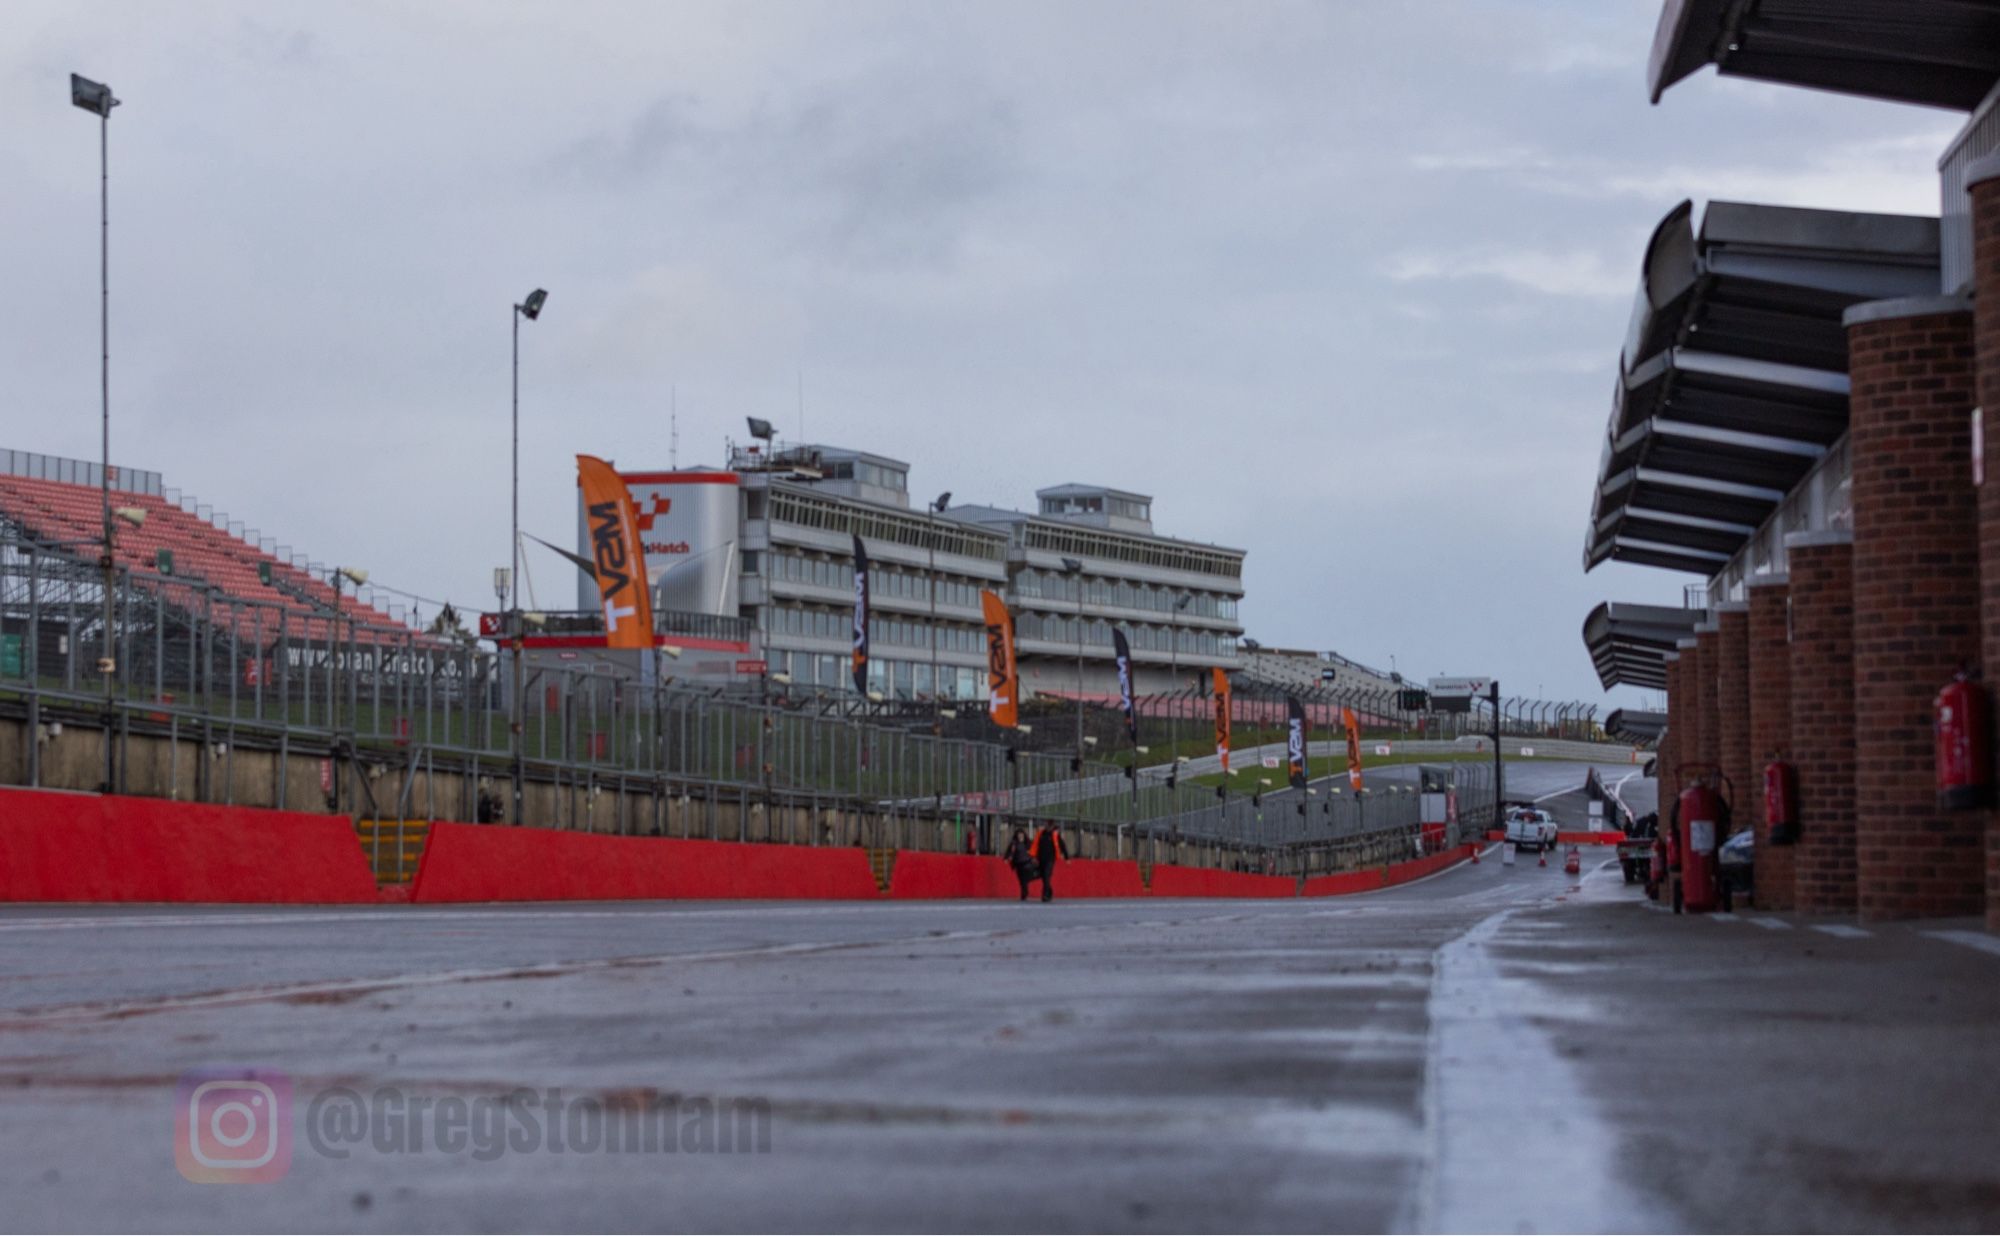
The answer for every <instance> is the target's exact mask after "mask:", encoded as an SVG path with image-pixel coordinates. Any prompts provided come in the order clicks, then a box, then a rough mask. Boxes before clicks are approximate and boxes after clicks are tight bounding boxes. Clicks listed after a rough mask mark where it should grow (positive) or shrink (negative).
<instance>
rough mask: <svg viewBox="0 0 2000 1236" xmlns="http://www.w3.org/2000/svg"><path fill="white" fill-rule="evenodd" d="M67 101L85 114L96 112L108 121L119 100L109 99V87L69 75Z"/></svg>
mask: <svg viewBox="0 0 2000 1236" xmlns="http://www.w3.org/2000/svg"><path fill="white" fill-rule="evenodd" d="M69 101H70V102H71V103H74V104H76V106H78V107H80V108H82V109H83V110H84V111H87V112H96V113H97V114H98V115H100V116H102V117H104V118H105V119H107V120H109V119H110V118H111V109H112V108H114V107H116V106H118V104H119V102H120V101H121V100H118V99H114V98H112V97H111V87H109V86H107V85H105V84H104V83H103V82H94V81H91V80H90V79H89V78H88V77H78V76H77V75H76V74H74V73H72V74H70V75H69Z"/></svg>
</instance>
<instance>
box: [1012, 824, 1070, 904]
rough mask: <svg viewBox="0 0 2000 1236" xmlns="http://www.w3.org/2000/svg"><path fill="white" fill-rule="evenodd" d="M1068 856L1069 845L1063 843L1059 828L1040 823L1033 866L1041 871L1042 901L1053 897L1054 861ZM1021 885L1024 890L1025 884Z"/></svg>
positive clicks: (1054, 891) (1054, 892) (1054, 889)
mask: <svg viewBox="0 0 2000 1236" xmlns="http://www.w3.org/2000/svg"><path fill="white" fill-rule="evenodd" d="M1068 857H1069V847H1068V846H1066V845H1064V844H1063V839H1062V832H1061V830H1059V829H1058V828H1056V826H1055V825H1053V824H1044V825H1042V831H1041V832H1040V833H1038V834H1036V836H1035V867H1036V869H1037V870H1038V871H1040V872H1041V878H1042V900H1043V901H1049V900H1052V899H1053V898H1054V897H1055V895H1056V887H1055V884H1054V882H1053V880H1052V877H1053V876H1054V875H1055V870H1056V863H1057V861H1058V860H1060V859H1065V858H1068ZM1021 887H1022V890H1023V891H1024V892H1025V891H1026V889H1027V885H1025V884H1023V885H1022V886H1021Z"/></svg>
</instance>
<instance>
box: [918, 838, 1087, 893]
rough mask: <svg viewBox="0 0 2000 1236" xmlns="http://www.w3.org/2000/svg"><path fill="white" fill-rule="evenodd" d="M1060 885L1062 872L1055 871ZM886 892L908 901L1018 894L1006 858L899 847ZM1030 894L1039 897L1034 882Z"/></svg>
mask: <svg viewBox="0 0 2000 1236" xmlns="http://www.w3.org/2000/svg"><path fill="white" fill-rule="evenodd" d="M1056 887H1057V888H1059V889H1060V888H1062V873H1061V872H1060V871H1058V872H1057V874H1056ZM889 895H890V896H891V897H902V898H910V899H912V900H926V899H935V898H939V897H1013V898H1016V899H1018V898H1019V897H1020V896H1021V884H1020V881H1018V880H1016V879H1015V878H1014V872H1013V869H1012V868H1010V867H1009V866H1008V865H1007V863H1006V860H1004V859H1000V858H993V857H990V856H989V857H982V856H979V855H973V854H932V853H929V852H927V851H924V850H903V851H901V852H899V853H898V854H897V855H896V866H895V869H894V870H892V871H891V872H890V873H889ZM1030 895H1031V896H1035V897H1039V896H1041V887H1040V886H1039V885H1037V886H1036V887H1035V888H1034V890H1033V892H1032V893H1031V894H1030Z"/></svg>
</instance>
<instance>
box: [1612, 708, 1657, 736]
mask: <svg viewBox="0 0 2000 1236" xmlns="http://www.w3.org/2000/svg"><path fill="white" fill-rule="evenodd" d="M1604 732H1605V733H1607V734H1609V735H1611V736H1612V737H1613V738H1616V739H1618V740H1620V741H1621V742H1637V743H1646V742H1656V741H1658V740H1659V737H1660V735H1662V734H1664V733H1666V732H1667V714H1666V713H1663V712H1641V711H1640V710H1638V709H1637V708H1618V709H1613V710H1612V712H1611V715H1610V716H1607V717H1606V718H1604Z"/></svg>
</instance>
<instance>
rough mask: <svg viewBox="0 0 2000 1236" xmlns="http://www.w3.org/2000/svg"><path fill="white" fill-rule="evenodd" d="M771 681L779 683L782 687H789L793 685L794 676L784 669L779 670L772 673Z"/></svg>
mask: <svg viewBox="0 0 2000 1236" xmlns="http://www.w3.org/2000/svg"><path fill="white" fill-rule="evenodd" d="M771 681H772V682H775V683H777V684H778V685H779V686H781V687H789V686H791V685H792V676H791V675H790V674H787V673H785V672H784V671H783V670H779V671H778V672H777V673H775V674H773V675H771Z"/></svg>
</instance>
